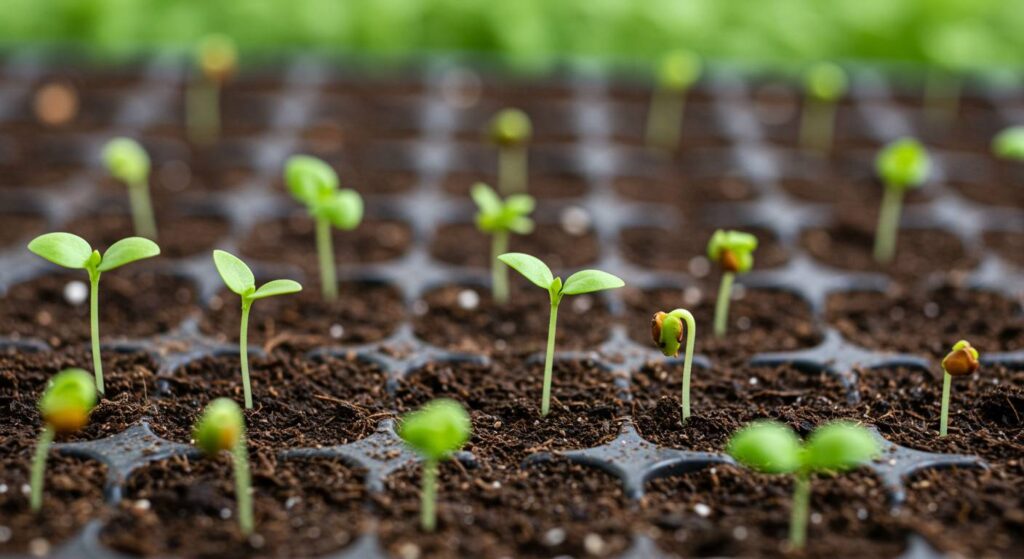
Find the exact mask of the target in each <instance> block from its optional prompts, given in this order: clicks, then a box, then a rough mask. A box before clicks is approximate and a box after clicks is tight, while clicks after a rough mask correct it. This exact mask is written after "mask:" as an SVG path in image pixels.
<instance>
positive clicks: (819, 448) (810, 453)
mask: <svg viewBox="0 0 1024 559" xmlns="http://www.w3.org/2000/svg"><path fill="white" fill-rule="evenodd" d="M804 450H805V455H804V466H806V467H807V468H808V469H811V470H835V471H842V470H848V469H851V468H856V467H857V466H858V465H860V464H863V463H864V462H867V461H869V460H871V459H872V458H874V457H875V456H877V455H878V453H879V451H880V448H879V446H878V441H877V440H876V439H875V437H874V435H872V434H871V432H870V431H868V430H867V429H865V428H864V427H861V426H859V425H855V424H853V423H847V422H837V423H832V424H830V425H825V426H824V427H819V428H818V429H816V430H815V431H814V433H811V437H810V439H808V441H807V445H806V446H805V447H804Z"/></svg>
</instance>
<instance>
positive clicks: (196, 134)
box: [186, 34, 238, 145]
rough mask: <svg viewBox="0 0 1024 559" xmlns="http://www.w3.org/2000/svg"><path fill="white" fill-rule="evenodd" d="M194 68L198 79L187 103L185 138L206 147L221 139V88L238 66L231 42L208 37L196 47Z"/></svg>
mask: <svg viewBox="0 0 1024 559" xmlns="http://www.w3.org/2000/svg"><path fill="white" fill-rule="evenodd" d="M196 66H197V68H198V70H199V76H198V78H197V79H195V80H194V81H193V83H192V86H191V87H190V88H189V90H188V93H187V99H186V104H187V106H186V118H187V120H188V122H187V124H188V134H189V139H190V140H191V141H192V142H193V143H195V144H196V145H209V144H212V143H214V142H216V141H217V138H218V137H219V136H220V90H221V87H223V85H224V83H225V82H227V80H228V79H230V78H231V76H232V75H233V74H234V73H235V70H236V69H237V66H238V50H237V49H236V48H235V43H234V41H232V40H231V38H230V37H228V36H226V35H220V34H213V35H207V36H206V37H204V38H203V39H202V40H201V41H200V42H199V44H198V45H197V48H196Z"/></svg>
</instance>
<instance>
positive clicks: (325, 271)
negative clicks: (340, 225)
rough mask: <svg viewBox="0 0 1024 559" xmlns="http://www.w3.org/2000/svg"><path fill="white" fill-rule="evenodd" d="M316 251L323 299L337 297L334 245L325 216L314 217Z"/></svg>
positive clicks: (329, 225)
mask: <svg viewBox="0 0 1024 559" xmlns="http://www.w3.org/2000/svg"><path fill="white" fill-rule="evenodd" d="M316 252H317V257H318V258H319V260H320V288H321V290H322V292H323V295H324V299H326V300H327V301H336V300H337V299H338V280H337V277H336V276H335V270H334V245H333V242H332V239H331V223H330V222H329V221H327V219H326V218H323V217H318V218H316Z"/></svg>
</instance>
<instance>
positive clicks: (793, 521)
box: [789, 470, 811, 549]
mask: <svg viewBox="0 0 1024 559" xmlns="http://www.w3.org/2000/svg"><path fill="white" fill-rule="evenodd" d="M794 477H795V478H796V479H795V480H794V487H793V510H792V511H791V512H790V516H789V545H790V546H792V547H793V548H794V549H802V548H803V547H804V544H806V543H807V512H808V510H809V509H810V506H811V476H810V474H809V473H808V472H807V470H802V471H800V472H798V473H797V474H796V476H794Z"/></svg>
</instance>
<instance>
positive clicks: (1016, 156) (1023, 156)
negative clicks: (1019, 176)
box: [992, 125, 1024, 161]
mask: <svg viewBox="0 0 1024 559" xmlns="http://www.w3.org/2000/svg"><path fill="white" fill-rule="evenodd" d="M992 152H993V153H994V154H995V156H996V157H999V158H1001V159H1006V160H1008V161H1024V125H1022V126H1011V127H1009V128H1006V129H1004V130H1003V131H1002V132H1000V133H998V134H996V137H995V138H993V139H992Z"/></svg>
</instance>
